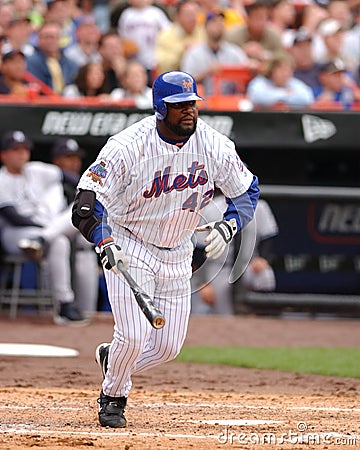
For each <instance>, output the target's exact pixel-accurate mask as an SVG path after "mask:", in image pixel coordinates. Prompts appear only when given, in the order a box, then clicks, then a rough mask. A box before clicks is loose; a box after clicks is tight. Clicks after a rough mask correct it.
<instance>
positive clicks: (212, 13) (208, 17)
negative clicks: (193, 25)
mask: <svg viewBox="0 0 360 450" xmlns="http://www.w3.org/2000/svg"><path fill="white" fill-rule="evenodd" d="M216 17H225V14H224V13H223V12H222V11H210V12H208V13H207V14H206V19H205V24H207V23H208V22H210V20H213V19H215V18H216Z"/></svg>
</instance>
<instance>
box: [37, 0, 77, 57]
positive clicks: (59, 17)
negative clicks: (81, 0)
mask: <svg viewBox="0 0 360 450" xmlns="http://www.w3.org/2000/svg"><path fill="white" fill-rule="evenodd" d="M46 4H47V11H46V13H45V16H44V20H45V22H57V23H58V24H59V25H60V48H62V49H64V48H66V47H69V46H70V45H72V44H75V42H76V28H77V25H78V23H77V21H76V20H74V18H73V17H72V15H71V13H72V9H71V8H70V7H69V0H46Z"/></svg>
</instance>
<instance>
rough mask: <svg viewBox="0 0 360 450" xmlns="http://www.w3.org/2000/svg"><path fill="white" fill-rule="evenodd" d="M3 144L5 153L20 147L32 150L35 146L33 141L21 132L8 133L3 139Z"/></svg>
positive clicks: (2, 147)
mask: <svg viewBox="0 0 360 450" xmlns="http://www.w3.org/2000/svg"><path fill="white" fill-rule="evenodd" d="M1 144H2V145H1V149H2V150H3V151H4V150H9V149H10V148H17V147H20V146H24V147H27V148H28V149H29V150H31V149H32V146H33V144H32V142H31V140H30V139H29V138H28V137H27V136H25V134H24V132H23V131H21V130H15V131H8V132H6V133H5V134H4V135H3V137H2V143H1Z"/></svg>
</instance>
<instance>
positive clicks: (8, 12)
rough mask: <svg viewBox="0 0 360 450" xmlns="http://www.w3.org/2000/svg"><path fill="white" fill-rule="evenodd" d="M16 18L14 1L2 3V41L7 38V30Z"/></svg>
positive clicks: (0, 18) (0, 12) (0, 10)
mask: <svg viewBox="0 0 360 450" xmlns="http://www.w3.org/2000/svg"><path fill="white" fill-rule="evenodd" d="M13 18H14V5H13V3H12V2H1V3H0V41H2V40H3V39H4V38H5V30H6V29H7V27H8V25H9V23H10V21H11V20H12V19H13Z"/></svg>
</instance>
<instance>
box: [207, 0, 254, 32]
mask: <svg viewBox="0 0 360 450" xmlns="http://www.w3.org/2000/svg"><path fill="white" fill-rule="evenodd" d="M198 4H199V5H200V12H199V14H198V23H199V25H205V22H206V17H207V15H208V14H209V13H211V12H214V11H219V10H220V9H221V11H222V12H223V14H224V19H225V28H226V29H228V28H230V27H232V26H234V25H243V24H244V23H245V17H246V11H245V9H244V7H243V2H242V1H241V0H230V1H222V0H198Z"/></svg>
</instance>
